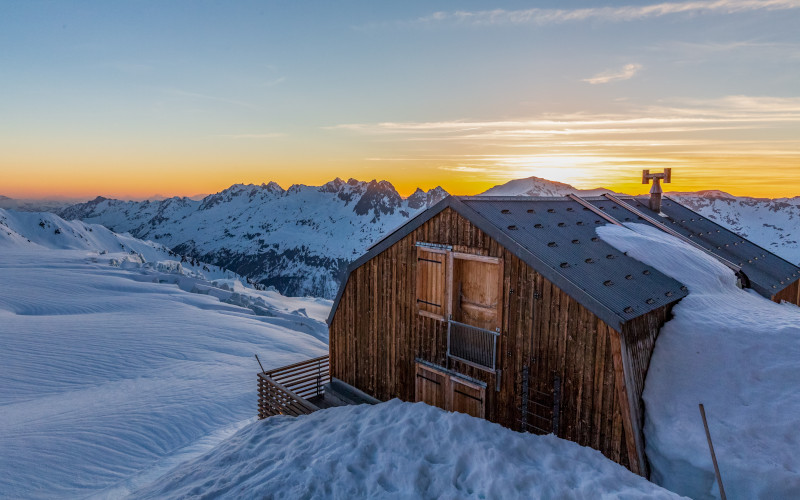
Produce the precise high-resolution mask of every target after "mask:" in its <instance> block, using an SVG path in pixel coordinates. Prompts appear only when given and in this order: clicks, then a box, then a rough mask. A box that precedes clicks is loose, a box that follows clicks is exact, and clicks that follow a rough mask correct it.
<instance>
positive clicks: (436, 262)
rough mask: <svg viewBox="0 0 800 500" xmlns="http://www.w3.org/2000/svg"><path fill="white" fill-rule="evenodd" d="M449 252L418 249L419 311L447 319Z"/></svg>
mask: <svg viewBox="0 0 800 500" xmlns="http://www.w3.org/2000/svg"><path fill="white" fill-rule="evenodd" d="M446 291H447V252H446V251H445V250H438V249H434V248H423V247H417V311H419V314H422V315H423V316H430V317H432V318H436V319H445V315H446V314H447V304H446V302H447V301H446V295H447V294H446Z"/></svg>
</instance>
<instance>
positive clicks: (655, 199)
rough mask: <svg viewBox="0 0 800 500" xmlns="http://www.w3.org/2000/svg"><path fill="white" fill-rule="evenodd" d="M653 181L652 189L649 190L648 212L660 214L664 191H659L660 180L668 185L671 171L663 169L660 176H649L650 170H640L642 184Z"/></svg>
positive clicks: (670, 179)
mask: <svg viewBox="0 0 800 500" xmlns="http://www.w3.org/2000/svg"><path fill="white" fill-rule="evenodd" d="M651 179H652V180H653V187H651V188H650V203H649V205H650V210H652V211H653V212H655V213H657V214H660V213H661V195H662V194H663V193H664V190H663V189H661V180H662V179H663V180H664V182H666V183H669V182H671V181H672V169H671V168H665V169H664V171H663V172H661V173H660V174H651V173H650V170H642V184H650V180H651Z"/></svg>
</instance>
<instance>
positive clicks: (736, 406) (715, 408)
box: [597, 224, 800, 500]
mask: <svg viewBox="0 0 800 500" xmlns="http://www.w3.org/2000/svg"><path fill="white" fill-rule="evenodd" d="M629 227H630V228H632V229H634V230H633V231H630V230H628V229H626V228H623V227H618V226H604V227H601V228H598V230H597V233H598V234H599V235H600V237H601V238H602V239H604V240H605V241H607V242H608V243H610V244H611V245H613V246H615V247H617V248H618V249H619V250H621V251H624V252H627V254H628V255H630V256H632V257H634V258H636V259H638V260H640V261H642V262H645V263H647V264H649V265H651V266H653V267H655V268H656V269H658V270H659V271H661V272H663V273H665V274H667V275H669V276H672V277H673V278H675V279H677V280H679V281H681V282H683V283H684V284H686V286H687V287H688V288H689V292H690V293H689V295H688V296H687V297H686V298H684V299H683V300H682V301H681V302H680V303H678V304H677V305H676V306H675V308H674V309H673V315H674V318H673V319H672V320H670V321H669V322H667V323H666V324H665V325H664V327H663V328H662V329H661V332H660V334H659V337H658V341H657V343H656V346H655V350H654V353H653V358H652V361H651V363H650V369H649V372H648V375H647V380H646V383H645V389H644V397H643V398H644V402H645V438H646V448H647V449H646V451H647V457H648V459H649V461H650V464H651V466H652V479H653V480H654V481H655V482H657V483H658V484H661V485H662V486H664V487H666V488H668V489H670V490H672V491H675V492H678V493H681V494H683V495H687V496H690V497H692V498H695V499H698V500H701V499H706V498H718V495H719V491H718V487H717V485H716V481H715V478H714V469H713V466H712V462H711V457H710V454H709V451H708V445H707V442H706V436H705V431H704V429H703V424H702V420H701V418H700V413H699V409H698V404H699V403H703V405H704V407H705V410H706V414H707V417H708V424H709V428H710V432H711V436H712V439H713V442H714V448H715V451H716V455H717V459H718V462H719V467H720V472H721V476H722V481H723V485H724V488H725V492H726V493H727V496H728V498H730V499H752V498H763V499H773V498H799V497H800V462H798V460H797V456H798V450H800V433H798V431H797V422H798V417H797V415H798V413H800V392H798V387H800V308H798V307H796V306H794V305H791V304H776V303H773V302H771V301H769V300H767V299H765V298H763V297H761V296H760V295H757V294H756V293H755V292H752V291H747V290H741V289H739V288H737V287H736V279H735V277H734V275H733V272H732V271H731V270H730V269H728V268H727V267H725V266H724V265H722V264H720V263H719V262H718V261H716V260H715V259H714V258H712V257H710V256H708V255H706V254H705V253H703V252H701V251H699V250H696V249H694V248H692V247H690V246H688V245H686V244H684V243H682V242H680V241H678V240H677V239H675V238H673V237H671V236H668V235H666V234H664V233H662V232H660V231H658V230H656V229H654V228H651V227H649V226H644V225H640V224H631V225H629Z"/></svg>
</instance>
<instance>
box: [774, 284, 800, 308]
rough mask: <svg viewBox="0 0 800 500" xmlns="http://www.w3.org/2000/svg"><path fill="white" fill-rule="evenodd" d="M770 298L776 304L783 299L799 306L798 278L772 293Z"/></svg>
mask: <svg viewBox="0 0 800 500" xmlns="http://www.w3.org/2000/svg"><path fill="white" fill-rule="evenodd" d="M772 300H773V301H774V302H777V303H778V304H780V303H781V301H782V300H785V301H786V302H791V303H792V304H794V305H796V306H800V280H798V281H795V282H794V283H792V284H791V285H789V286H787V287H786V288H784V289H783V290H781V291H780V292H778V293H776V294H775V295H773V296H772Z"/></svg>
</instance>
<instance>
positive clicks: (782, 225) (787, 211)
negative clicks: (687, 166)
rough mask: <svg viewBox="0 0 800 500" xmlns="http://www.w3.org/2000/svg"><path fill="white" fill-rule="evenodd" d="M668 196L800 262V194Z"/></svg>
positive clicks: (686, 194)
mask: <svg viewBox="0 0 800 500" xmlns="http://www.w3.org/2000/svg"><path fill="white" fill-rule="evenodd" d="M667 196H669V197H671V198H673V199H675V200H677V201H679V202H680V203H683V204H684V205H686V206H687V207H689V208H691V209H692V210H694V211H695V212H698V213H699V214H701V215H703V216H705V217H708V218H709V219H711V220H713V221H714V222H716V223H717V224H720V225H723V226H725V227H727V228H728V229H730V230H731V231H734V232H736V233H738V234H741V235H742V236H744V237H745V238H747V239H749V240H750V241H753V242H754V243H757V244H758V245H760V246H762V247H764V248H766V249H767V250H769V251H771V252H773V253H774V254H776V255H780V256H781V257H783V258H784V259H786V260H788V261H789V262H792V263H795V264H800V196H796V197H794V198H776V199H769V198H749V197H736V196H732V195H730V194H728V193H725V192H722V191H698V192H696V193H667Z"/></svg>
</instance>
